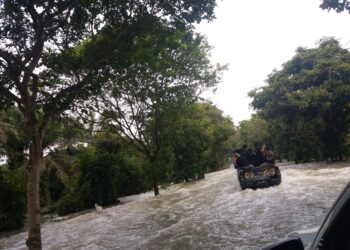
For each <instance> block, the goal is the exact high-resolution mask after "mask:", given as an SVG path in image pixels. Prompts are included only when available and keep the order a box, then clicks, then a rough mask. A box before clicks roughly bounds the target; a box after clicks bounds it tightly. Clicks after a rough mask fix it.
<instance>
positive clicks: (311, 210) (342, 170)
mask: <svg viewBox="0 0 350 250" xmlns="http://www.w3.org/2000/svg"><path fill="white" fill-rule="evenodd" d="M281 172H282V184H281V185H280V186H277V187H272V188H267V189H259V190H256V191H253V190H244V191H241V189H240V187H239V184H238V180H237V176H236V173H235V170H234V169H232V168H231V169H227V170H223V171H220V172H216V173H212V174H208V175H206V178H205V180H202V181H198V182H193V183H183V184H179V185H174V186H171V187H169V188H168V189H166V190H161V195H160V196H158V197H154V196H153V194H152V193H146V194H141V195H136V196H130V197H126V198H123V199H122V204H121V205H118V206H114V207H110V208H106V209H104V210H103V211H102V212H101V213H99V214H97V213H95V212H91V213H86V214H83V215H80V216H77V217H75V218H72V219H69V220H64V221H60V222H53V221H49V222H46V223H44V224H43V225H42V240H43V248H44V249H259V248H260V247H262V246H264V245H266V244H269V243H273V242H276V241H278V240H280V239H282V238H284V236H285V235H286V234H287V233H289V232H291V231H294V230H300V229H307V228H311V227H315V226H318V225H319V224H320V223H321V222H322V220H323V218H324V217H325V215H326V213H327V211H328V210H329V208H330V207H331V205H332V204H333V202H334V201H335V199H336V198H337V197H338V195H339V194H340V192H341V190H342V189H343V188H344V187H345V185H346V184H347V183H348V182H349V180H350V163H346V164H345V163H342V164H332V165H327V164H300V165H289V166H284V167H281ZM25 239H26V233H20V234H17V235H13V236H11V237H8V238H3V239H0V249H26V248H25Z"/></svg>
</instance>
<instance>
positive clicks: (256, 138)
mask: <svg viewBox="0 0 350 250" xmlns="http://www.w3.org/2000/svg"><path fill="white" fill-rule="evenodd" d="M238 134H239V145H237V146H238V148H241V147H242V145H244V144H247V145H248V147H249V148H252V149H254V148H255V145H256V144H257V143H268V142H270V141H271V136H270V135H269V130H268V123H267V121H266V120H264V119H261V118H259V117H258V116H256V115H253V117H252V118H251V119H250V120H244V121H241V122H240V123H239V126H238Z"/></svg>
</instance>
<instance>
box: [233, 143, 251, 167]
mask: <svg viewBox="0 0 350 250" xmlns="http://www.w3.org/2000/svg"><path fill="white" fill-rule="evenodd" d="M247 148H248V146H247V144H244V145H242V148H240V149H237V150H235V152H237V153H239V154H240V155H242V156H243V157H244V158H245V159H246V160H247V161H248V162H249V163H252V156H253V155H252V153H251V152H250V151H249V150H248V149H247Z"/></svg>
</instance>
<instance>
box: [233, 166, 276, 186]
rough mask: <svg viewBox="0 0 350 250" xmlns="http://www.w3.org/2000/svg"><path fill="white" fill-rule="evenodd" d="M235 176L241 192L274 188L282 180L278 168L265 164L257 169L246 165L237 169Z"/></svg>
mask: <svg viewBox="0 0 350 250" xmlns="http://www.w3.org/2000/svg"><path fill="white" fill-rule="evenodd" d="M237 176H238V181H239V184H240V186H241V188H242V190H244V189H246V188H252V189H257V188H264V187H271V186H276V185H279V184H281V180H282V177H281V172H280V169H279V168H278V166H276V165H274V164H271V163H267V162H265V163H263V164H261V165H260V166H257V167H254V166H253V165H248V166H246V167H241V168H237Z"/></svg>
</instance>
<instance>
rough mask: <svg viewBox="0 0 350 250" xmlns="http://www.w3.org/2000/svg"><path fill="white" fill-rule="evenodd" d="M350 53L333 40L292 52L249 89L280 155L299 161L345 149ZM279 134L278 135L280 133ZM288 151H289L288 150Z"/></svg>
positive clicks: (339, 153)
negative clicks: (264, 81)
mask: <svg viewBox="0 0 350 250" xmlns="http://www.w3.org/2000/svg"><path fill="white" fill-rule="evenodd" d="M349 76H350V53H349V51H348V50H346V49H343V48H341V46H340V45H339V42H338V41H337V40H335V39H333V38H324V39H321V40H320V42H319V45H318V47H317V48H313V49H303V48H299V49H298V50H297V53H296V55H295V56H294V57H293V58H292V59H291V60H290V61H288V62H287V63H285V64H284V65H283V68H282V69H281V70H279V71H274V72H273V73H272V74H271V75H270V76H269V77H268V79H267V83H268V85H267V86H265V87H262V88H261V89H259V90H254V91H252V92H251V93H250V96H251V97H253V102H252V106H253V107H254V108H255V109H256V110H258V114H259V115H261V116H262V117H263V118H264V119H265V120H267V121H268V123H269V124H270V127H271V128H272V129H271V131H273V132H275V134H274V136H273V138H274V137H275V138H279V140H280V141H279V144H280V145H281V140H284V141H286V143H287V144H288V147H286V146H281V147H280V149H283V150H284V152H283V153H284V154H286V155H290V152H292V153H293V157H294V158H295V159H296V160H297V161H299V160H302V159H320V158H321V157H323V158H332V159H341V158H342V157H343V156H344V154H345V153H346V152H347V151H348V147H349V145H347V144H346V135H347V134H348V129H349V125H350V119H349V118H350V117H349V115H350V108H349V98H350V85H349V82H348V79H349ZM282 134H283V137H284V138H281V137H280V136H278V135H282ZM288 151H290V152H288Z"/></svg>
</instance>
